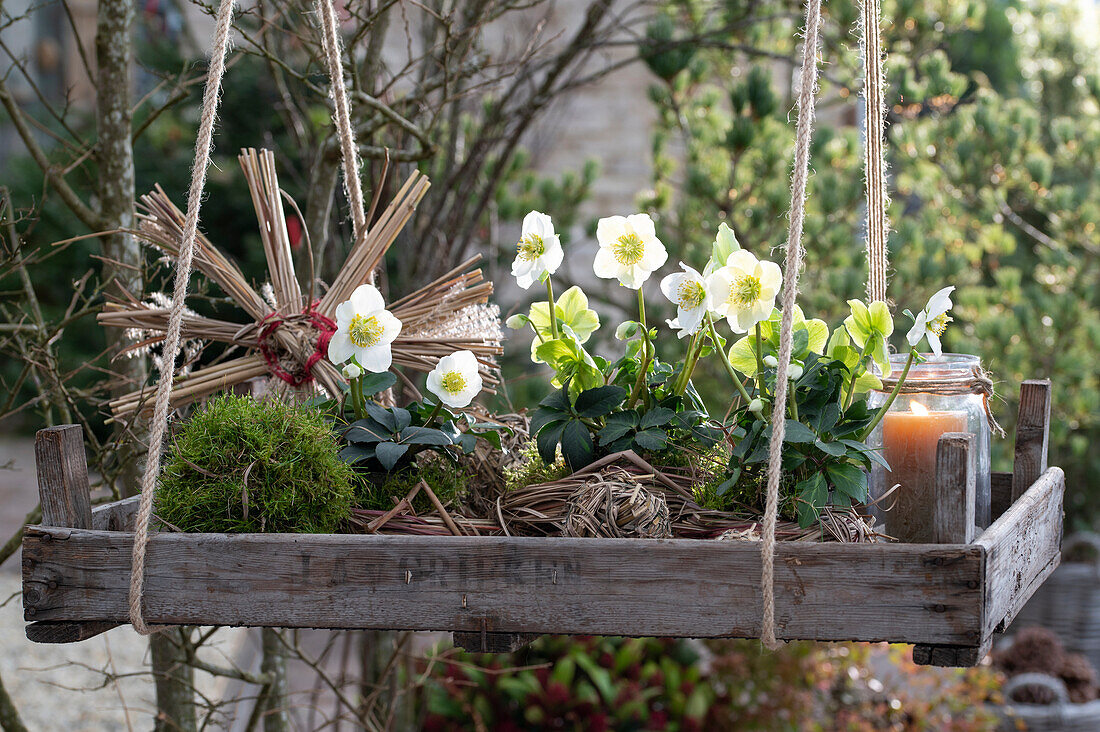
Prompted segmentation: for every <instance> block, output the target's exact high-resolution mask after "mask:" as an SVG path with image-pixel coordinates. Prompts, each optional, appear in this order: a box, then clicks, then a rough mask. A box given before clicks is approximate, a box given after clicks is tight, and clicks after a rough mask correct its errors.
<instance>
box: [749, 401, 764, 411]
mask: <svg viewBox="0 0 1100 732" xmlns="http://www.w3.org/2000/svg"><path fill="white" fill-rule="evenodd" d="M749 411H750V412H752V413H753V414H760V413H761V412H763V411H764V402H763V401H762V400H761V399H760V398H759V397H757V398H756V399H753V400H752V401H751V402H749Z"/></svg>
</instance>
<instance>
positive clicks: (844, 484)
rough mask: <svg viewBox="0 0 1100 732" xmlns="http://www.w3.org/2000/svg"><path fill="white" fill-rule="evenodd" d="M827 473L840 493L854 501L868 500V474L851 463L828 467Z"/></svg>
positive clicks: (826, 468)
mask: <svg viewBox="0 0 1100 732" xmlns="http://www.w3.org/2000/svg"><path fill="white" fill-rule="evenodd" d="M825 472H826V473H828V474H829V480H831V481H832V484H833V487H834V488H836V489H837V490H838V491H840V492H841V493H844V494H845V495H847V496H848V497H849V498H851V499H852V500H853V501H860V502H862V501H866V500H867V474H866V473H864V472H863V470H861V469H860V468H858V467H856V466H855V465H852V464H851V463H840V464H839V465H828V466H826V467H825Z"/></svg>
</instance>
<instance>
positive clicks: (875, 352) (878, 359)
mask: <svg viewBox="0 0 1100 732" xmlns="http://www.w3.org/2000/svg"><path fill="white" fill-rule="evenodd" d="M871 338H872V339H873V340H872V344H871V358H872V359H873V360H874V362H875V364H876V365H877V366H878V367H879V369H880V370H881V371H882V375H883V376H889V375H890V372H891V367H890V354H889V353H887V351H886V337H885V336H883V335H882V334H881V333H875V334H874V335H873V336H871Z"/></svg>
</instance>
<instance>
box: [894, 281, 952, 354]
mask: <svg viewBox="0 0 1100 732" xmlns="http://www.w3.org/2000/svg"><path fill="white" fill-rule="evenodd" d="M954 291H955V287H954V285H952V286H951V287H945V288H943V289H942V290H940V291H939V292H937V293H936V294H935V295H933V296H932V297H931V298H929V299H928V304H927V305H925V306H924V310H921V311H920V312H919V313H917V317H916V321H915V322H914V323H913V327H912V328H910V329H909V333H908V335H906V336H905V340H907V341H908V342H909V346H910V348H916V347H917V344H918V343H920V342H921V339H922V338H924V337H925V336H927V337H928V345H929V346H931V347H932V352H933V353H935V354H936V355H937V356H941V355H943V347H942V346H941V345H940V336H941V335H943V332H944V331H945V330H947V324H948V323H950V322H951V320H952V318H951V316H950V315H948V314H947V311H948V310H950V309H951V305H952V303H951V293H952V292H954Z"/></svg>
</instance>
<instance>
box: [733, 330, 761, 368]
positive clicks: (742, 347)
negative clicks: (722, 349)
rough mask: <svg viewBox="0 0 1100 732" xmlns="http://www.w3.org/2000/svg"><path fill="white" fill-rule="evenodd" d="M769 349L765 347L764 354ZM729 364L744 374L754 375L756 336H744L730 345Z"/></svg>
mask: <svg viewBox="0 0 1100 732" xmlns="http://www.w3.org/2000/svg"><path fill="white" fill-rule="evenodd" d="M768 350H769V349H768V348H765V355H767V351H768ZM729 358H730V365H731V366H733V367H734V368H735V369H737V370H738V371H740V372H741V373H742V374H744V375H745V376H756V336H754V335H749V336H745V337H744V338H742V339H741V340H739V341H737V342H736V343H734V344H733V345H732V346H730V351H729Z"/></svg>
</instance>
